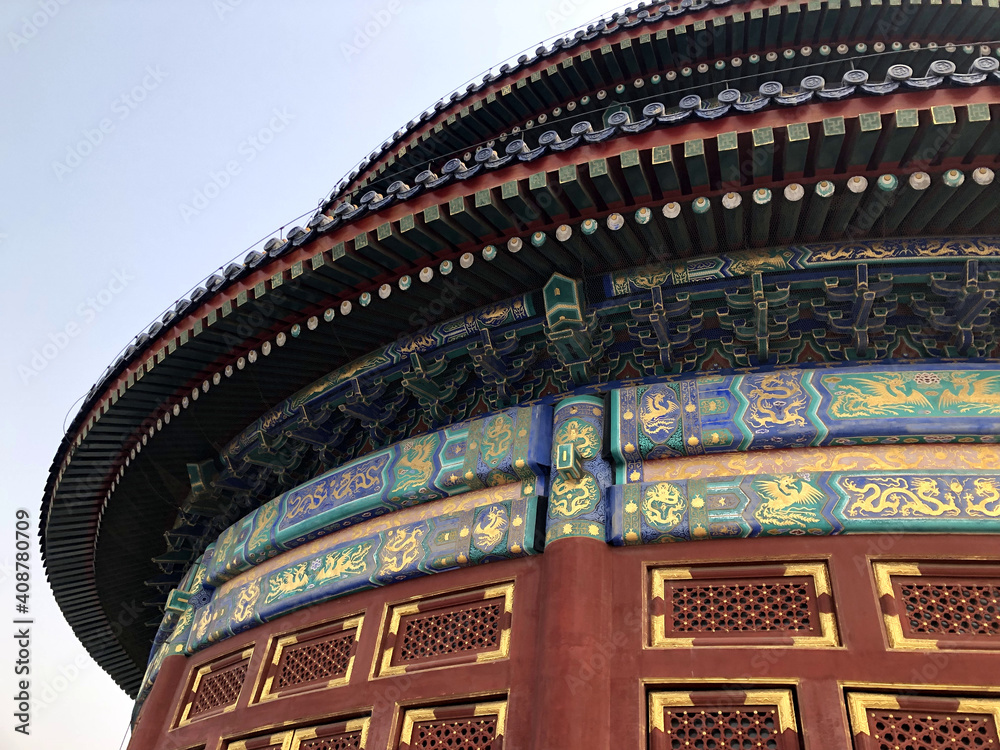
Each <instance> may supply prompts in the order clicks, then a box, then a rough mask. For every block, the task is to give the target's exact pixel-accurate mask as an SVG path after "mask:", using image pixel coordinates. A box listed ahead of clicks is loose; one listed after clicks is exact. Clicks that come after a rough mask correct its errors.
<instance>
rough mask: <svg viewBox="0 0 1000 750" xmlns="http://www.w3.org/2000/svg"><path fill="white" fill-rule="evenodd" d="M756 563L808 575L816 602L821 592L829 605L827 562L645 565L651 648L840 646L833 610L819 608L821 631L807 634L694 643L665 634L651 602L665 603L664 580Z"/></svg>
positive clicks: (786, 573) (740, 569)
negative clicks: (655, 600) (695, 572)
mask: <svg viewBox="0 0 1000 750" xmlns="http://www.w3.org/2000/svg"><path fill="white" fill-rule="evenodd" d="M756 565H759V566H760V567H781V568H783V572H782V575H783V576H785V577H792V576H799V577H801V576H808V577H810V578H812V581H813V589H814V591H815V592H816V598H817V603H818V599H819V597H821V596H823V595H824V594H825V595H826V596H827V597H828V598H829V600H830V603H831V606H833V604H834V602H833V589H832V588H831V585H830V571H829V568H828V567H827V563H826V562H794V561H793V562H780V561H779V562H770V561H758V562H755V563H748V564H745V565H740V566H739V567H738V568H737V566H735V565H731V564H729V563H727V562H725V561H719V562H713V563H708V564H705V565H698V566H693V565H688V566H685V565H663V564H651V565H647V568H646V569H647V570H648V571H649V574H650V576H651V585H650V587H649V588H648V589H647V591H648V592H649V593H648V594H647V596H648V597H649V598H648V600H647V602H646V612H647V614H648V617H647V620H648V623H649V643H650V647H651V648H656V649H668V648H840V639H839V636H838V632H837V617H836V613H835V611H831V612H819V613H818V614H819V626H820V635H808V636H797V635H785V636H768V635H766V634H765V635H758V636H756V637H755V636H754V634H753V633H752V632H748V633H747V638H748V639H753V640H754V642H753V643H738V642H737V643H732V642H727V641H725V640H723V639H719V642H718V643H705V642H702V643H698V644H696V643H695V640H696V638H694V637H690V638H671V637H668V636H667V635H666V615H655V614H652V603H653V600H654V599H657V598H658V599H660V600H661V601H663V602H664V603H666V599H665V598H664V597H665V589H666V586H665V582H666V581H668V580H669V581H678V580H704V581H709V580H711V579H709V578H698V579H696V578H695V577H694V576H693V575H692V570H695V569H702V568H709V567H711V568H715V567H720V568H729V567H732V569H733V571H734V574H735V573H737V571H738V572H739V573H740V574H742V573H743V572H745V571H752V570H753V568H754V567H755V566H756ZM733 577H734V578H736V577H741V578H742V577H745V578H746V580H747V581H748V582H749V581H753V580H754V579H753V576H752V574H751V575H746V576H742V575H739V576H737V575H734V576H733ZM834 610H835V607H834ZM710 638H711V636H710V635H705V636H701V637H700V640H702V641H707V640H709V639H710ZM770 638H773V639H774V640H775V641H776V642H775V643H768V642H767V641H768V640H769V639H770ZM787 639H791V641H792V643H791V646H789V645H788V644H787V643H786V642H781V641H785V640H787Z"/></svg>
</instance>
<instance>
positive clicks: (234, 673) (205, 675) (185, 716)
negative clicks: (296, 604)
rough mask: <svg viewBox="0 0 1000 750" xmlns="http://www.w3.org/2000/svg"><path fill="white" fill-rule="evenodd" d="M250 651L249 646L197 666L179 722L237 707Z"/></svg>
mask: <svg viewBox="0 0 1000 750" xmlns="http://www.w3.org/2000/svg"><path fill="white" fill-rule="evenodd" d="M252 654H253V647H252V646H251V647H250V648H248V649H246V650H244V651H241V652H238V653H235V654H230V655H229V656H225V657H222V658H221V659H216V660H215V661H212V662H209V663H208V664H205V665H203V666H202V667H200V668H199V669H198V670H197V671H196V672H195V673H194V675H193V676H192V679H191V683H190V687H189V688H188V696H187V700H186V702H185V704H184V710H183V712H182V713H181V716H180V720H179V721H178V726H183V725H185V724H189V723H190V722H192V721H197V720H199V719H204V718H207V717H209V716H215V715H217V714H220V713H226V712H227V711H232V710H233V709H234V708H236V703H237V701H238V700H239V698H240V692H241V691H242V689H243V683H244V682H245V681H246V676H247V667H248V666H249V665H250V656H251V655H252Z"/></svg>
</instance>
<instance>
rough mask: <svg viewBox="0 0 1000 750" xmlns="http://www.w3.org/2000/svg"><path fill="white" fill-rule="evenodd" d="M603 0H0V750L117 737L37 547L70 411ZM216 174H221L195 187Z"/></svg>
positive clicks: (120, 713) (103, 747)
mask: <svg viewBox="0 0 1000 750" xmlns="http://www.w3.org/2000/svg"><path fill="white" fill-rule="evenodd" d="M613 2H614V0H597V1H592V0H504V2H486V1H485V0H476V1H475V2H473V1H472V0H373V1H372V2H367V1H366V2H361V1H359V0H355V1H353V2H349V1H348V0H326V1H322V0H144V1H143V2H138V1H137V0H132V1H129V0H0V35H2V36H0V176H2V180H3V183H2V184H3V193H2V196H0V197H2V200H0V257H2V258H3V261H4V264H5V267H6V268H7V271H6V273H5V274H4V279H3V293H2V295H0V305H2V307H3V322H4V325H3V327H2V333H0V336H2V341H0V352H2V360H0V361H2V365H3V366H2V367H0V373H2V375H0V377H2V379H3V390H2V393H3V396H4V401H5V402H6V403H5V408H4V410H3V420H2V422H0V439H2V446H0V456H2V462H3V463H2V466H3V481H2V483H0V623H2V628H0V634H2V633H6V632H7V630H8V628H11V629H12V628H13V626H12V620H13V619H14V617H15V615H14V606H15V599H14V596H15V593H16V592H15V583H16V582H15V577H14V576H15V571H14V552H15V549H14V541H15V527H14V523H15V518H14V515H15V512H16V510H17V509H18V508H25V509H27V510H28V511H29V512H30V515H31V535H32V552H31V556H32V566H31V576H32V578H31V599H30V607H31V613H30V616H31V617H33V618H34V620H35V623H34V625H33V632H32V662H31V669H32V672H31V676H30V677H31V683H32V684H31V691H32V698H33V703H34V709H33V711H32V722H31V735H30V736H29V737H24V736H22V735H20V734H17V733H15V732H14V731H13V729H14V724H15V720H14V718H13V716H12V714H13V712H14V701H13V697H14V694H15V693H16V688H17V686H16V680H17V679H18V678H17V677H16V675H15V674H14V661H15V659H16V658H17V657H16V652H15V643H14V639H13V638H12V637H10V636H7V637H0V700H2V703H0V747H3V748H4V749H5V750H6V749H7V748H11V749H12V750H13V749H14V748H57V747H73V748H74V750H98V748H100V750H114V749H115V748H118V746H119V744H120V742H121V741H122V738H123V736H124V733H125V730H126V727H127V725H128V717H129V713H130V711H131V701H130V700H129V699H128V697H127V696H126V695H125V694H124V693H122V692H121V691H120V690H119V689H118V688H117V686H116V685H115V684H114V683H113V682H112V681H111V679H110V678H109V677H108V676H107V675H106V674H105V673H104V672H103V671H102V670H101V669H100V668H99V667H98V666H96V664H95V663H94V662H93V661H92V660H90V658H89V657H88V656H87V655H86V652H85V650H84V649H83V647H82V646H81V645H80V643H79V641H78V640H77V639H76V637H75V636H74V634H73V632H72V631H71V630H70V629H69V627H68V626H67V625H66V624H65V621H64V620H63V618H62V615H61V613H60V612H59V611H58V608H57V607H56V606H55V603H54V601H53V599H52V597H51V595H50V593H49V591H48V586H47V583H46V582H45V579H44V575H43V571H42V566H41V564H40V561H39V558H38V549H37V544H36V542H35V529H36V527H37V521H38V508H39V504H40V501H41V497H42V490H43V487H44V484H45V479H46V476H47V472H48V468H49V464H50V462H51V460H52V457H53V455H54V454H55V450H56V447H57V446H58V443H59V440H60V438H61V436H62V432H63V423H64V419H66V416H67V412H70V411H71V410H72V409H74V408H75V406H74V405H75V404H76V403H77V401H78V399H79V398H80V397H81V396H82V395H83V394H84V393H86V392H87V390H88V389H89V388H90V386H91V385H92V384H93V382H94V381H95V380H96V379H97V378H98V377H99V376H100V374H101V373H102V372H103V370H104V368H105V367H106V366H107V365H109V364H110V363H111V362H112V361H113V359H114V358H115V357H116V355H117V354H118V352H119V351H120V350H121V349H122V348H123V347H124V346H126V345H127V344H128V343H129V341H130V340H131V339H132V338H133V337H134V336H135V335H136V334H137V333H138V332H139V331H140V330H141V329H143V328H145V327H146V326H147V325H148V324H149V323H150V322H151V321H152V320H153V319H154V318H155V317H157V316H159V314H160V313H162V311H163V310H164V309H165V308H166V307H168V306H170V305H171V304H172V303H173V302H174V301H175V300H176V299H177V298H178V297H180V296H182V295H183V294H184V293H185V292H187V291H188V290H190V289H191V288H192V287H193V286H194V285H195V284H197V283H198V282H199V281H200V280H201V279H203V278H204V277H205V276H207V275H208V274H209V273H211V272H212V271H213V270H215V269H216V268H217V267H219V266H221V265H223V264H224V263H226V262H227V261H229V260H230V259H231V258H233V257H234V256H236V255H240V256H241V257H242V255H243V254H244V252H243V251H244V250H245V249H246V248H248V247H249V246H250V245H252V244H253V243H255V242H256V241H257V240H259V239H261V238H262V237H265V236H267V235H269V234H271V233H273V232H275V231H276V230H278V229H279V228H280V227H281V226H282V225H288V226H291V225H292V223H293V220H294V219H295V218H296V217H298V216H300V215H301V214H304V213H306V212H310V211H312V210H314V209H315V207H316V205H317V202H318V201H319V200H320V199H321V198H323V197H324V196H325V195H326V194H327V193H328V192H329V191H330V190H331V189H332V188H333V187H334V185H335V184H336V183H337V182H338V181H339V179H340V178H341V176H343V175H344V174H345V173H346V172H348V171H349V170H350V169H351V167H353V165H354V164H355V163H356V162H357V161H358V160H359V159H360V158H361V157H362V156H365V155H366V154H368V153H370V152H371V150H372V149H373V148H375V147H376V146H378V145H379V144H380V143H382V141H384V140H385V139H386V138H387V137H388V136H389V135H390V134H391V133H393V132H394V131H395V130H396V129H398V128H399V127H400V126H402V125H403V124H404V123H406V122H407V121H409V120H410V119H412V118H413V117H414V116H416V115H417V114H419V113H420V112H421V111H422V110H423V109H426V108H427V107H428V106H430V105H432V104H433V103H434V102H435V101H437V99H438V98H440V97H441V96H442V95H444V94H447V93H450V91H451V90H453V89H454V88H456V87H458V86H459V85H461V84H463V83H464V82H466V81H467V80H468V79H470V78H473V77H476V76H478V75H480V74H481V73H482V72H484V71H485V70H486V69H487V68H489V67H490V66H494V65H497V64H499V63H500V62H502V61H504V60H506V59H507V58H509V57H511V56H514V55H516V54H517V53H519V52H521V51H522V50H525V49H528V48H530V49H534V47H535V46H537V43H538V42H540V41H542V40H543V39H545V38H547V37H550V36H552V35H555V34H558V33H560V32H562V31H564V30H566V29H569V28H575V27H576V26H579V25H581V24H584V23H586V22H588V21H590V20H592V19H593V18H595V17H597V16H599V15H601V14H602V13H604V12H606V11H608V10H610V9H611V8H610V6H611V5H612V4H613ZM264 130H266V131H269V132H268V133H266V134H264V135H262V134H261V131H264ZM254 136H258V138H257V139H256V140H250V139H251V138H252V137H254ZM264 140H266V141H267V142H266V143H264V142H263V141H264ZM232 163H235V165H236V169H234V170H232V174H231V175H230V176H229V179H228V180H226V178H225V177H221V176H219V175H220V173H223V172H224V171H225V170H226V168H227V165H229V166H231V164H232ZM213 175H215V176H216V177H217V180H216V182H217V183H225V184H224V186H223V187H221V189H219V190H215V189H214V188H210V189H209V190H208V191H207V193H208V194H210V195H211V197H210V198H209V199H202V200H196V196H197V194H198V192H199V191H201V192H202V195H205V193H206V191H205V190H204V188H205V186H206V185H207V184H208V183H210V182H212V180H213Z"/></svg>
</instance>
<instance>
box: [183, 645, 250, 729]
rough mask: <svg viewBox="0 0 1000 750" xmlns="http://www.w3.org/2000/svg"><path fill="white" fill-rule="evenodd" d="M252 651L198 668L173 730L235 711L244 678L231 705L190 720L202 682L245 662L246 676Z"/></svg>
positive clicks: (242, 652) (213, 661) (247, 650)
mask: <svg viewBox="0 0 1000 750" xmlns="http://www.w3.org/2000/svg"><path fill="white" fill-rule="evenodd" d="M253 651H254V646H253V645H250V646H248V647H247V648H245V649H242V650H241V651H234V652H233V653H230V654H226V655H225V656H221V657H219V658H217V659H213V660H211V661H209V662H207V663H205V664H202V665H201V666H200V667H198V669H197V671H196V672H195V673H194V678H193V679H191V681H190V688H188V690H187V700H186V701H185V702H184V709H183V711H182V712H181V715H180V718H179V719H178V720H177V724H176V727H175V728H178V729H179V728H180V727H184V726H187V725H188V724H192V723H194V722H196V721H201V720H202V719H209V718H211V717H213V716H221V715H223V714H228V713H230V712H232V711H235V710H236V707H237V706H238V705H239V703H240V697H241V696H242V695H243V689H244V688H245V687H246V676H244V678H243V684H242V685H240V691H239V692H238V693H237V694H236V700H235V701H234V702H233V703H231V704H230V705H228V706H226V707H224V708H221V709H211V710H210V711H206V712H205V713H204V714H199V715H198V716H196V717H194V718H190V714H191V707H192V706H193V705H194V701H195V699H196V698H197V697H198V688H199V686H200V685H201V682H202V680H203V679H204V678H205V677H206V676H208V675H210V674H212V673H213V672H219V671H221V670H223V669H226V668H228V667H231V666H233V665H234V664H237V663H239V662H242V661H246V662H247V674H249V672H250V660H251V658H252V657H253Z"/></svg>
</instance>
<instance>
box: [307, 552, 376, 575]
mask: <svg viewBox="0 0 1000 750" xmlns="http://www.w3.org/2000/svg"><path fill="white" fill-rule="evenodd" d="M371 548H372V545H371V544H370V543H369V544H359V545H358V546H356V547H347V548H346V549H341V550H337V551H336V552H331V553H330V554H328V555H326V556H324V557H323V566H322V567H321V568H320V569H319V570H318V571H316V576H315V579H314V580H315V583H317V584H320V583H326V582H327V581H335V580H337V579H338V578H343V577H344V576H349V575H359V574H361V573H364V572H365V570H366V569H367V568H368V564H367V562H366V560H365V556H366V555H367V554H368V551H369V550H370V549H371Z"/></svg>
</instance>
